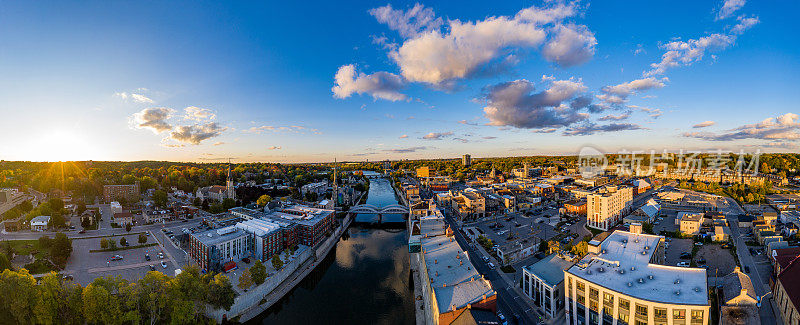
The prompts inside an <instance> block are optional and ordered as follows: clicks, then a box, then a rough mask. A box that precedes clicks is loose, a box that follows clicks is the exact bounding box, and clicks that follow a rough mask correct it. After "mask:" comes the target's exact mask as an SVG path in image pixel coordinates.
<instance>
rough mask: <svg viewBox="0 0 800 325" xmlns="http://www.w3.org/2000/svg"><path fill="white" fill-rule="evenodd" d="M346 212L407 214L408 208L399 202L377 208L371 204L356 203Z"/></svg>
mask: <svg viewBox="0 0 800 325" xmlns="http://www.w3.org/2000/svg"><path fill="white" fill-rule="evenodd" d="M347 212H350V213H372V214H408V208H407V207H404V206H402V205H399V204H392V205H387V206H385V207H382V208H379V207H376V206H374V205H372V204H360V205H356V206H354V207H352V208H350V210H348V211H347Z"/></svg>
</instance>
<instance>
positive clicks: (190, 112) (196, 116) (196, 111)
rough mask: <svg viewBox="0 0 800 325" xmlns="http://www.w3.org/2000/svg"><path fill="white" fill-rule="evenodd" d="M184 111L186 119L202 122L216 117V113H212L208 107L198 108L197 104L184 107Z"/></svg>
mask: <svg viewBox="0 0 800 325" xmlns="http://www.w3.org/2000/svg"><path fill="white" fill-rule="evenodd" d="M184 112H185V115H184V118H185V119H187V120H193V121H198V122H202V121H206V120H213V119H215V118H217V115H216V114H214V113H213V112H212V111H211V110H210V109H207V108H200V107H197V106H189V107H187V108H184Z"/></svg>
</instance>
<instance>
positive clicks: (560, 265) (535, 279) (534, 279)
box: [522, 254, 573, 318]
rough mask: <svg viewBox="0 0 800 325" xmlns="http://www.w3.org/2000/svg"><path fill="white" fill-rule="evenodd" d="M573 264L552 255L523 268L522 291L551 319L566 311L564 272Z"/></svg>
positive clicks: (556, 255)
mask: <svg viewBox="0 0 800 325" xmlns="http://www.w3.org/2000/svg"><path fill="white" fill-rule="evenodd" d="M572 264H573V263H572V262H571V261H568V260H565V259H564V258H562V257H560V256H558V254H552V255H550V256H548V257H545V258H544V259H542V260H541V261H539V262H536V263H535V264H533V265H529V266H526V267H524V268H522V291H523V292H524V293H525V295H526V296H528V297H529V298H531V299H533V301H534V302H535V303H536V304H537V305H538V306H539V307H541V308H542V310H544V312H545V314H546V315H548V316H549V317H550V318H555V317H556V314H558V313H559V311H561V310H563V309H564V270H566V269H569V268H570V267H571V266H572Z"/></svg>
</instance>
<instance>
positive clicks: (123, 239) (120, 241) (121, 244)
mask: <svg viewBox="0 0 800 325" xmlns="http://www.w3.org/2000/svg"><path fill="white" fill-rule="evenodd" d="M119 245H120V246H123V247H124V246H127V245H128V240H127V239H125V237H122V238H120V239H119Z"/></svg>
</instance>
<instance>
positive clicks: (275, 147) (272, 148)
mask: <svg viewBox="0 0 800 325" xmlns="http://www.w3.org/2000/svg"><path fill="white" fill-rule="evenodd" d="M280 149H281V147H278V146H272V147H269V148H267V150H280Z"/></svg>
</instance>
